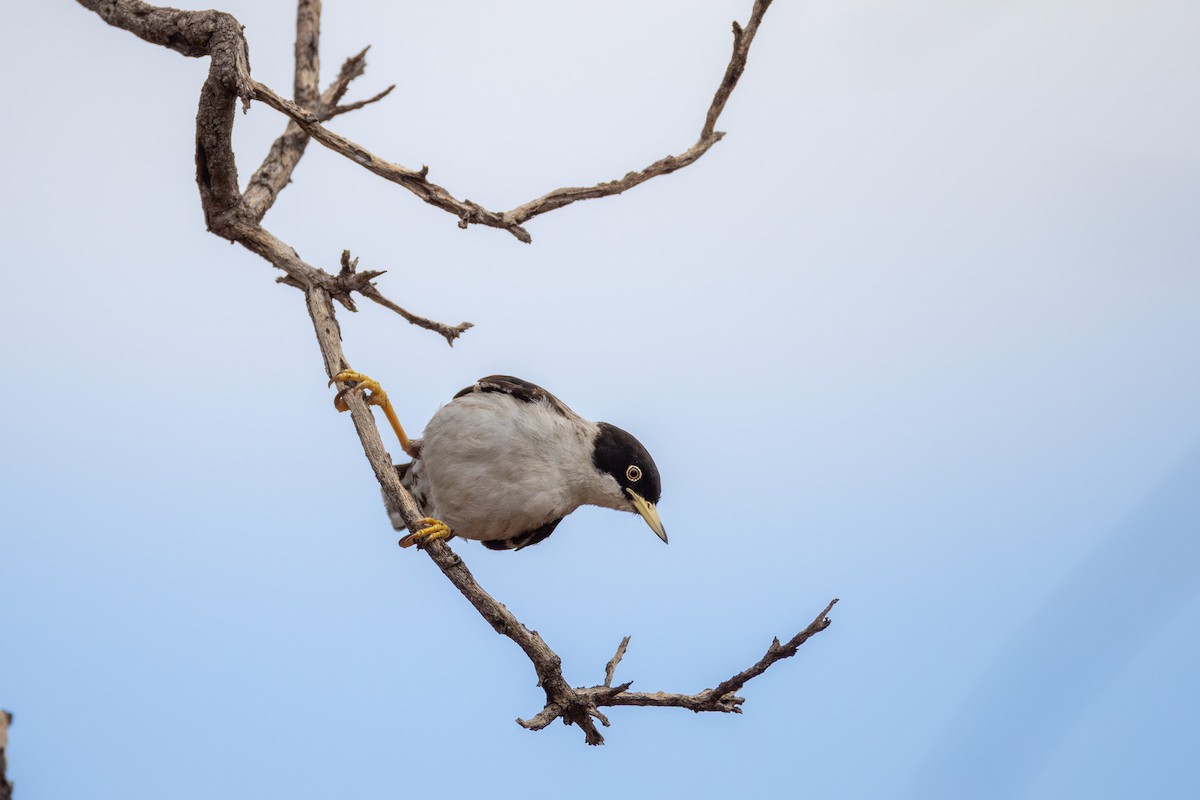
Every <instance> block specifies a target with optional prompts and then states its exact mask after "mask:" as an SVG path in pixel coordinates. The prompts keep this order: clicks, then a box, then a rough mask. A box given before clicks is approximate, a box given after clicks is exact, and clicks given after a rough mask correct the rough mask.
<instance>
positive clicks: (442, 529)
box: [400, 517, 454, 547]
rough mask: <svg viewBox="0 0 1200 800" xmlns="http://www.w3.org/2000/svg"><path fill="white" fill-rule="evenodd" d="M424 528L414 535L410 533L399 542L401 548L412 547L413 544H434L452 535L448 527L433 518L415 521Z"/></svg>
mask: <svg viewBox="0 0 1200 800" xmlns="http://www.w3.org/2000/svg"><path fill="white" fill-rule="evenodd" d="M417 521H418V522H420V523H421V524H422V525H424V526H425V527H424V528H421V530H419V531H417V532H416V533H410V534H409V535H408V536H405V537H404V538H403V539H401V540H400V546H401V547H412V546H413V545H414V544H425V543H428V542H435V541H437V540H438V539H449V538H450V537H451V536H453V535H454V534H453V533H451V532H450V526H449V525H447V524H446V523H444V522H442V521H441V520H440V519H434V518H433V517H422V518H421V519H419V520H417Z"/></svg>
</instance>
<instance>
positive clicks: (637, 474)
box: [625, 466, 642, 482]
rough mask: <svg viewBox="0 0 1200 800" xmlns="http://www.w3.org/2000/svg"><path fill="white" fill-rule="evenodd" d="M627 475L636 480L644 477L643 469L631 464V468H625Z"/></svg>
mask: <svg viewBox="0 0 1200 800" xmlns="http://www.w3.org/2000/svg"><path fill="white" fill-rule="evenodd" d="M625 477H626V478H629V480H631V481H634V482H636V481H640V480H641V479H642V471H641V469H639V468H638V467H636V466H630V467H629V469H627V470H625Z"/></svg>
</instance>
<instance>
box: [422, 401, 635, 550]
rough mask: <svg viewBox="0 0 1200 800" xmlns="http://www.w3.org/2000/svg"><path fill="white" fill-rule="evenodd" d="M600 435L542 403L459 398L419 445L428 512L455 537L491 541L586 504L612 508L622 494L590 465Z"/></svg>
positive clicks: (432, 422)
mask: <svg viewBox="0 0 1200 800" xmlns="http://www.w3.org/2000/svg"><path fill="white" fill-rule="evenodd" d="M597 430H598V428H597V426H596V424H595V423H593V422H589V421H587V420H584V419H582V418H580V417H577V416H574V415H572V416H564V415H563V414H562V413H560V412H559V411H557V410H555V409H553V408H551V407H550V406H549V405H548V404H546V403H545V402H532V403H530V402H524V401H522V400H518V399H516V398H514V397H512V396H510V395H508V394H505V393H502V392H480V393H475V394H467V395H464V396H462V397H459V398H457V399H455V400H454V401H453V402H451V403H449V404H448V405H445V406H443V407H442V408H441V409H439V410H438V412H437V413H436V414H435V415H434V417H433V419H432V420H430V422H429V425H428V426H427V427H426V428H425V434H424V436H423V437H422V440H421V443H420V448H421V450H420V457H419V461H420V467H421V472H422V473H423V474H422V479H423V480H422V483H423V484H424V488H425V489H426V491H427V494H428V498H429V502H428V507H427V508H426V509H425V511H426V513H427V514H429V515H430V516H433V517H437V518H438V519H441V520H442V521H444V522H445V523H446V524H447V525H449V526H450V528H451V530H453V531H454V532H455V533H456V534H457V535H459V536H464V537H466V538H469V539H485V540H490V539H504V538H508V537H510V536H515V535H517V534H519V533H523V532H525V531H528V530H532V529H534V528H537V527H540V526H542V525H544V524H546V523H547V522H549V521H551V520H554V519H558V518H560V517H563V516H565V515H567V514H569V513H571V512H572V511H574V510H575V509H576V508H578V507H579V506H580V505H583V504H585V503H594V504H597V505H610V504H611V502H613V498H614V497H616V498H617V499H620V490H619V487H618V486H617V484H616V482H615V481H614V480H612V478H611V477H608V476H605V475H602V474H600V473H599V472H598V470H597V469H596V468H595V466H594V465H593V463H592V442H593V441H594V439H595V436H596V432H597ZM609 484H611V486H610V485H609Z"/></svg>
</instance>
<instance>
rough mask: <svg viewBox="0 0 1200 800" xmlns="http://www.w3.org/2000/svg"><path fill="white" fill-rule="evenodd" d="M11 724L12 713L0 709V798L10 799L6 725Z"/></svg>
mask: <svg viewBox="0 0 1200 800" xmlns="http://www.w3.org/2000/svg"><path fill="white" fill-rule="evenodd" d="M11 724H12V714H10V713H9V712H7V711H4V710H0V800H12V790H13V786H12V783H11V782H9V780H8V756H6V755H5V751H6V750H8V726H9V725H11Z"/></svg>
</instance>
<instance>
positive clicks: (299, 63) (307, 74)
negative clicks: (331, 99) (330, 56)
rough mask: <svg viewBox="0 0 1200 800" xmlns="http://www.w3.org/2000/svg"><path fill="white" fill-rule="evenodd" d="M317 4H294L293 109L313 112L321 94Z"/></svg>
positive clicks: (303, 0) (308, 0) (314, 0)
mask: <svg viewBox="0 0 1200 800" xmlns="http://www.w3.org/2000/svg"><path fill="white" fill-rule="evenodd" d="M320 45H321V0H299V2H298V3H297V4H296V78H295V86H294V89H293V95H292V96H293V97H295V99H296V105H298V106H300V107H301V108H305V109H308V110H309V111H316V110H317V107H318V102H319V97H320V92H321V84H320V81H321V53H320V51H321V46H320Z"/></svg>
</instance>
